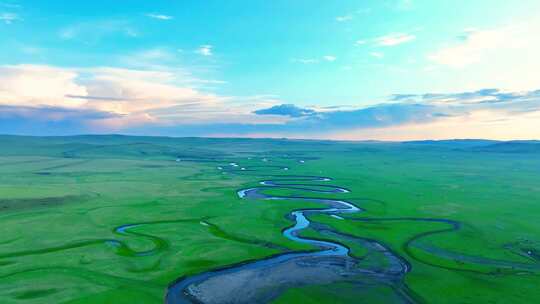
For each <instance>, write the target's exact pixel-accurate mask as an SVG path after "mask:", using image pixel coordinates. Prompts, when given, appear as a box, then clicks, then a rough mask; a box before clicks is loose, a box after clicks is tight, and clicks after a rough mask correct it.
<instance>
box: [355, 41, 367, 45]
mask: <svg viewBox="0 0 540 304" xmlns="http://www.w3.org/2000/svg"><path fill="white" fill-rule="evenodd" d="M354 44H355V45H357V46H360V45H364V44H366V41H365V40H356V42H355V43H354Z"/></svg>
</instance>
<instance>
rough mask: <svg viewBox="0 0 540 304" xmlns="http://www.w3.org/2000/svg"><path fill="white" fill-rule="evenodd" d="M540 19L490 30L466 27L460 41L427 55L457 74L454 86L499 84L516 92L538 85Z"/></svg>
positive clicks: (442, 66) (470, 86)
mask: <svg viewBox="0 0 540 304" xmlns="http://www.w3.org/2000/svg"><path fill="white" fill-rule="evenodd" d="M538 33H540V19H539V18H531V19H530V20H525V21H523V22H521V23H513V24H510V25H504V26H500V27H496V28H491V29H483V30H480V29H466V30H465V32H464V33H463V34H462V35H461V36H460V40H459V41H458V42H455V43H454V44H452V45H449V46H444V47H441V48H439V49H438V50H436V51H434V52H432V53H431V54H428V59H429V60H430V61H431V62H432V63H433V64H434V65H436V66H438V67H441V68H444V67H447V68H449V69H444V70H441V73H446V74H447V75H449V73H453V72H454V71H455V73H459V77H458V78H456V83H455V84H453V86H454V87H456V86H461V87H462V88H464V89H468V90H470V89H477V88H482V87H498V88H502V89H507V90H512V91H519V90H531V89H536V88H538V87H540V78H539V77H538V71H540V56H538V54H540V35H538Z"/></svg>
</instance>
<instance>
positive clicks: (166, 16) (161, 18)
mask: <svg viewBox="0 0 540 304" xmlns="http://www.w3.org/2000/svg"><path fill="white" fill-rule="evenodd" d="M146 17H149V18H153V19H158V20H172V19H174V17H173V16H169V15H163V14H154V13H151V14H146Z"/></svg>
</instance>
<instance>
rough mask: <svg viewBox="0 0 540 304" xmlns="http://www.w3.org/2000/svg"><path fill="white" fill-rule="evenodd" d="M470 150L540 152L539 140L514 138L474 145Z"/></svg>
mask: <svg viewBox="0 0 540 304" xmlns="http://www.w3.org/2000/svg"><path fill="white" fill-rule="evenodd" d="M471 150H472V151H478V152H495V153H540V141H536V140H523V141H521V140H516V141H505V142H497V143H494V144H490V145H485V146H479V147H474V148H472V149H471Z"/></svg>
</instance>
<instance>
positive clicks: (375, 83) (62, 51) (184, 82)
mask: <svg viewBox="0 0 540 304" xmlns="http://www.w3.org/2000/svg"><path fill="white" fill-rule="evenodd" d="M538 33H540V1H537V0H521V1H506V0H505V1H502V0H475V1H465V0H438V1H432V0H373V1H369V0H362V1H360V0H357V1H351V0H340V1H323V0H319V1H315V0H309V1H308V0H295V1H290V0H273V1H263V0H253V1H244V0H242V1H241V0H228V1H221V0H198V1H165V0H153V1H142V0H130V1H101V0H93V1H69V2H66V1H57V0H47V1H45V0H42V1H35V0H34V1H30V0H27V1H24V0H10V1H6V0H0V46H1V47H0V134H20V135H73V134H110V133H116V134H128V135H159V136H208V137H276V138H282V137H287V138H307V139H335V140H413V139H448V138H486V139H540V56H539V55H538V54H540V35H539V34H538Z"/></svg>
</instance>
